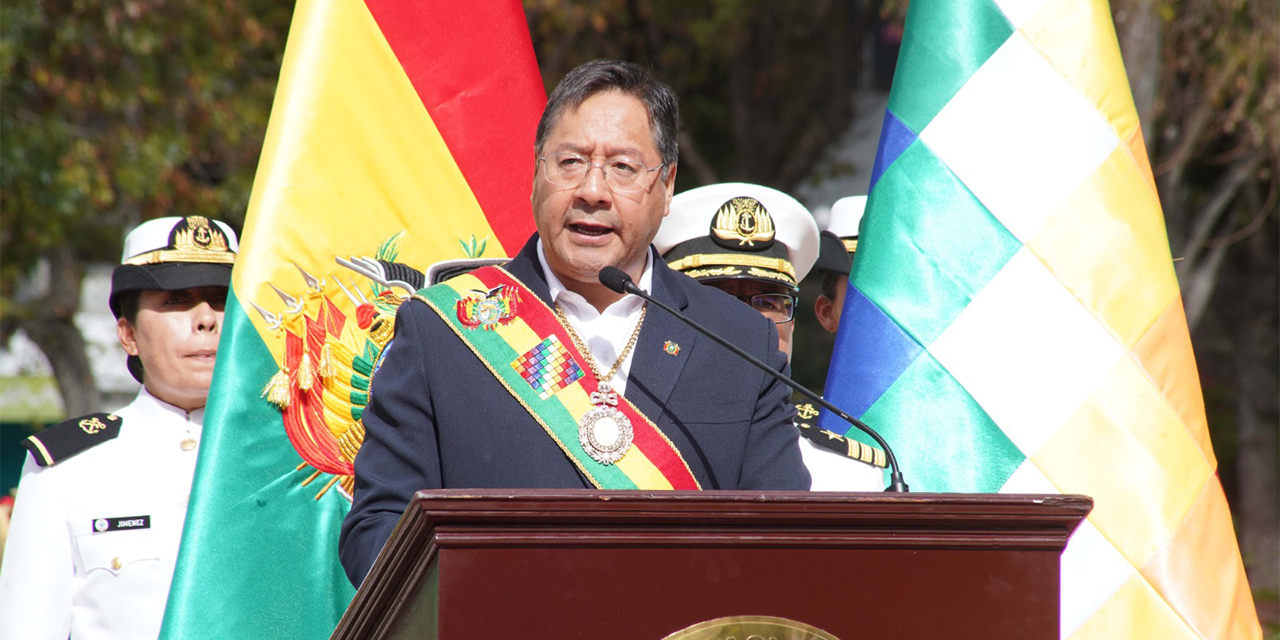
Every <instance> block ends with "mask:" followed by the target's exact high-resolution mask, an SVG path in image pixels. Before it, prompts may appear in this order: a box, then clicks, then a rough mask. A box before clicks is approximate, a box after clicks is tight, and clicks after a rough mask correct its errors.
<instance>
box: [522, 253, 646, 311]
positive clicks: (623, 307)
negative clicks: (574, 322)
mask: <svg viewBox="0 0 1280 640" xmlns="http://www.w3.org/2000/svg"><path fill="white" fill-rule="evenodd" d="M538 264H540V265H541V266H542V272H543V273H544V274H546V276H547V289H548V290H549V292H550V294H551V302H552V303H556V302H559V303H561V305H567V306H573V307H575V308H577V309H580V310H583V311H585V309H586V308H588V307H589V308H591V309H593V310H594V309H595V307H592V306H591V305H590V304H588V303H587V300H586V298H583V297H582V296H581V295H578V294H577V293H574V292H573V291H570V290H569V289H568V288H566V287H565V286H564V283H563V282H560V278H558V277H556V274H555V272H554V271H552V270H551V267H549V266H547V254H546V253H545V252H544V251H543V249H542V238H538ZM652 284H653V251H652V250H649V251H646V252H645V254H644V271H642V272H640V280H639V282H637V283H636V286H638V287H640V290H641V291H644V292H645V293H652V290H653V287H652ZM643 304H644V299H642V298H640V297H639V296H631V295H627V296H623V297H622V299H621V300H618V301H617V302H615V303H613V304H611V305H609V306H608V307H606V308H605V310H606V311H614V310H616V311H618V312H621V313H622V314H623V315H626V314H629V313H631V312H633V311H636V312H638V311H639V310H640V306H641V305H643Z"/></svg>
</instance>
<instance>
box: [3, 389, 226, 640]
mask: <svg viewBox="0 0 1280 640" xmlns="http://www.w3.org/2000/svg"><path fill="white" fill-rule="evenodd" d="M115 415H117V416H119V417H120V418H121V420H122V422H121V425H120V434H119V435H118V436H117V437H116V438H114V439H112V440H108V441H106V442H103V443H101V444H98V445H96V446H94V447H93V448H91V449H88V450H86V451H83V452H81V453H79V454H77V455H75V456H73V457H71V458H68V459H66V460H64V461H61V462H58V463H57V464H54V465H52V466H49V467H40V466H38V465H36V464H35V461H34V459H32V457H31V456H30V455H28V456H27V461H26V464H25V466H23V468H22V480H21V481H20V483H19V485H18V497H17V502H16V504H15V505H14V511H13V519H12V522H11V524H10V527H9V538H8V541H7V543H6V547H5V555H4V565H3V568H0V638H5V639H6V640H66V638H67V637H68V635H70V637H71V638H74V639H75V640H97V639H104V640H105V639H108V638H109V639H112V640H124V639H132V638H138V639H144V638H145V639H146V640H154V639H155V638H156V637H157V636H159V634H160V623H161V621H162V618H163V616H164V607H165V600H166V599H167V598H168V594H169V582H170V580H172V578H173V570H174V565H175V564H176V562H177V558H178V544H179V543H180V542H181V539H182V526H183V521H184V519H185V518H186V513H187V500H188V497H189V495H190V492H191V479H192V476H193V475H194V473H195V468H196V457H197V453H198V451H199V447H198V446H194V447H190V446H189V448H188V449H183V446H182V443H183V441H184V440H192V441H194V442H195V443H197V445H198V443H199V441H200V429H201V424H202V422H203V419H204V410H203V409H198V410H196V411H192V412H190V413H187V412H186V411H183V410H182V409H179V408H177V407H175V406H172V405H169V404H166V403H164V402H161V401H160V400H157V399H156V398H155V397H153V396H152V395H151V394H149V393H147V391H146V389H143V390H142V391H140V392H139V393H138V396H137V398H135V399H134V401H133V402H132V403H130V404H129V405H128V406H126V407H124V408H123V409H121V410H119V411H117V412H115ZM141 516H147V517H149V518H150V527H149V528H138V529H126V530H107V531H100V530H99V529H101V528H103V526H104V525H105V521H106V519H120V518H137V517H141ZM100 521H101V522H100Z"/></svg>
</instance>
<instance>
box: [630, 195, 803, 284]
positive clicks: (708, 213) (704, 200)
mask: <svg viewBox="0 0 1280 640" xmlns="http://www.w3.org/2000/svg"><path fill="white" fill-rule="evenodd" d="M653 244H654V246H655V247H656V248H657V249H658V253H660V254H662V257H663V259H665V260H666V261H667V263H668V264H669V265H670V266H671V268H673V269H675V270H677V271H681V272H684V273H685V274H687V275H689V276H691V277H693V278H694V279H697V280H719V279H730V278H756V279H763V280H770V281H776V282H782V283H783V284H786V285H788V286H790V287H792V288H798V285H799V282H800V281H801V280H803V279H804V277H805V276H806V275H808V273H809V270H810V269H812V268H813V263H814V261H816V260H817V259H818V224H817V223H816V222H814V219H813V215H812V214H811V213H809V210H808V209H806V208H805V206H804V205H802V204H800V202H799V201H797V200H796V199H795V198H792V197H791V196H789V195H787V194H785V193H783V192H781V191H778V190H777V189H771V188H769V187H765V186H761V185H756V184H747V183H743V182H726V183H721V184H712V185H707V186H705V187H698V188H697V189H690V190H688V191H685V192H683V193H679V194H677V195H676V196H675V197H674V198H672V199H671V213H670V214H669V215H668V216H667V217H666V219H664V220H663V222H662V226H661V227H660V228H659V229H658V235H657V237H655V238H654V240H653Z"/></svg>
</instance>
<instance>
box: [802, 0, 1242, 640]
mask: <svg viewBox="0 0 1280 640" xmlns="http://www.w3.org/2000/svg"><path fill="white" fill-rule="evenodd" d="M903 37H904V40H903V44H902V49H901V54H900V56H899V59H898V67H897V71H896V74H895V77H894V81H893V88H892V90H891V92H890V95H889V105H888V113H887V114H886V115H885V121H884V128H883V132H882V134H881V138H880V146H879V151H878V153H877V157H876V161H875V167H874V170H873V175H872V184H871V190H870V193H869V200H868V204H867V213H866V216H865V217H864V218H863V221H862V229H861V232H862V233H861V240H860V243H859V245H858V256H857V259H856V260H855V261H854V266H853V273H852V274H850V282H851V286H850V292H849V296H848V297H847V299H846V302H845V306H844V311H843V315H842V316H841V324H840V331H839V333H838V335H837V338H836V352H835V354H834V355H833V359H832V364H831V371H830V372H829V375H828V383H827V388H826V396H827V398H829V399H831V400H832V401H833V402H834V403H835V404H836V405H838V406H840V407H842V408H843V409H845V410H847V411H848V412H849V413H851V414H853V415H855V416H858V417H860V418H861V419H862V420H864V421H866V422H867V423H869V424H871V425H873V426H875V427H877V428H878V429H880V430H881V432H882V433H883V434H884V435H885V437H886V438H887V439H888V440H889V441H890V442H891V443H892V444H893V445H894V447H895V449H896V450H897V454H898V459H899V460H900V461H902V463H903V469H904V474H905V476H906V480H907V482H908V483H909V484H910V485H911V487H912V489H915V490H917V491H962V492H997V491H999V492H1017V493H1080V494H1086V495H1089V496H1092V497H1093V499H1094V504H1095V506H1094V510H1093V512H1092V513H1091V514H1090V515H1089V518H1088V520H1087V521H1086V522H1085V523H1083V524H1082V525H1081V527H1080V529H1079V530H1078V531H1077V532H1076V533H1075V535H1074V537H1073V538H1072V540H1071V542H1070V544H1069V546H1068V547H1067V550H1066V552H1065V554H1064V555H1063V557H1062V618H1061V622H1062V628H1061V636H1062V638H1072V639H1074V640H1095V639H1096V640H1104V639H1112V638H1150V639H1152V640H1156V639H1159V640H1174V639H1186V640H1193V639H1203V640H1208V639H1213V640H1220V639H1224V638H1260V637H1261V631H1260V629H1259V625H1258V619H1257V615H1256V612H1255V610H1254V608H1253V602H1252V599H1251V597H1250V593H1249V589H1248V585H1247V583H1246V581H1245V576H1244V570H1243V567H1242V566H1241V561H1240V552H1239V549H1238V547H1237V545H1236V539H1235V535H1234V532H1233V531H1232V526H1231V518H1230V514H1229V513H1228V511H1227V504H1226V500H1225V499H1224V497H1223V493H1222V486H1221V484H1220V483H1219V481H1218V477H1217V475H1216V474H1215V468H1216V465H1217V461H1216V459H1215V458H1214V454H1213V448H1212V446H1211V445H1210V443H1209V432H1208V427H1207V424H1206V422H1205V412H1204V404H1203V399H1202V396H1201V392H1200V384H1199V378H1198V376H1197V372H1196V364H1195V359H1194V356H1193V354H1192V350H1191V341H1190V339H1189V335H1188V331H1187V323H1186V318H1185V316H1184V313H1183V307H1182V299H1181V296H1180V294H1179V290H1178V282H1177V280H1176V278H1175V275H1174V269H1173V261H1172V256H1171V255H1170V251H1169V243H1168V238H1167V235H1166V231H1165V227H1164V217H1163V214H1162V212H1161V210H1160V201H1159V199H1158V197H1157V194H1156V190H1155V183H1154V181H1153V180H1152V174H1151V168H1150V166H1149V165H1148V160H1147V151H1146V145H1145V143H1144V142H1143V138H1142V130H1141V128H1140V127H1139V123H1138V117H1137V113H1136V110H1135V108H1134V105H1133V98H1132V95H1131V93H1130V90H1129V85H1128V80H1127V79H1126V77H1125V73H1124V66H1123V63H1122V61H1121V58H1120V50H1119V47H1118V45H1117V42H1116V35H1115V30H1114V27H1113V26H1112V23H1111V14H1110V11H1109V9H1108V6H1107V2H1106V1H1105V0H1075V1H1070V2H1068V1H1044V0H1026V1H1016V0H914V1H913V2H911V5H910V9H909V10H908V13H907V20H906V30H905V32H904V36H903ZM832 418H834V416H824V418H823V422H822V426H823V427H824V428H827V429H832V430H835V431H837V432H841V433H843V432H845V431H846V429H847V426H845V425H841V424H839V423H838V422H837V421H836V420H834V419H832Z"/></svg>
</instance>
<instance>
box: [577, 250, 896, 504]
mask: <svg viewBox="0 0 1280 640" xmlns="http://www.w3.org/2000/svg"><path fill="white" fill-rule="evenodd" d="M607 271H609V268H607V267H606V269H605V271H604V272H601V274H600V281H601V282H602V283H604V284H605V286H607V287H609V288H610V289H613V290H614V291H618V292H619V293H630V294H632V295H636V296H640V297H641V298H644V299H645V300H647V301H649V302H651V303H653V304H655V305H657V306H658V307H660V308H661V309H662V310H663V311H666V312H667V313H669V314H671V315H673V316H675V317H677V318H679V319H680V320H681V321H682V322H684V323H685V324H687V325H689V326H690V327H693V328H694V329H695V330H697V331H698V333H701V334H702V335H704V336H707V337H708V338H711V339H712V340H714V341H715V342H716V344H719V345H720V346H722V347H724V348H726V349H728V350H729V351H732V352H733V353H735V354H737V355H738V356H739V357H741V358H742V359H743V360H746V361H747V362H750V363H751V364H753V365H755V366H756V367H757V368H759V369H760V370H761V371H764V372H765V373H767V374H769V375H771V376H773V377H774V378H776V379H777V380H778V381H779V382H781V383H783V384H785V385H787V386H788V387H791V388H792V389H794V390H796V391H798V392H799V393H800V394H801V395H803V396H804V397H806V398H808V399H810V400H812V401H813V402H814V403H816V404H817V405H818V406H820V407H822V408H823V409H826V410H827V411H830V412H831V413H834V414H836V415H838V416H840V418H841V419H843V420H845V421H846V422H848V423H849V424H851V425H853V426H855V427H857V428H858V429H859V430H860V431H862V432H863V433H865V434H867V435H868V436H871V438H872V439H873V440H875V441H876V444H878V445H880V448H882V449H884V453H885V458H886V459H887V460H888V462H889V467H890V469H889V486H888V488H886V489H885V491H886V492H901V493H906V492H907V491H908V488H907V483H906V482H905V481H904V480H903V479H902V470H901V469H899V468H898V459H897V458H896V457H895V456H894V455H893V449H892V448H891V447H889V443H888V442H885V440H884V438H882V437H880V434H878V433H876V432H875V430H874V429H872V428H871V427H869V426H867V425H866V423H864V422H862V421H861V420H858V419H857V418H854V417H853V416H851V415H849V414H847V413H845V412H844V411H841V410H840V408H839V407H837V406H835V405H834V404H831V403H830V402H828V401H826V400H824V399H823V398H822V397H821V396H819V395H818V394H816V393H814V392H812V391H810V390H808V389H806V388H804V387H803V386H801V385H800V383H798V382H796V381H795V380H792V379H791V378H788V377H787V376H785V375H783V374H782V373H780V372H778V371H776V370H775V369H774V368H773V367H770V366H769V365H767V364H765V363H763V362H761V361H760V360H759V359H757V358H756V357H755V356H753V355H751V354H749V353H747V352H746V351H743V350H742V349H739V348H738V347H737V345H734V344H733V343H731V342H729V341H728V340H725V339H724V338H721V337H720V336H718V335H716V334H715V333H713V332H712V331H710V330H709V329H707V328H705V327H703V326H702V325H700V324H698V323H696V322H694V321H693V320H690V319H689V318H686V317H685V316H684V314H682V313H679V312H677V311H676V310H675V309H672V308H671V307H668V306H667V305H665V304H663V303H662V302H661V301H659V300H657V299H655V298H654V297H653V296H650V295H649V294H647V293H645V292H644V291H643V290H641V289H640V287H638V286H636V284H635V282H632V280H631V278H630V277H628V276H626V275H625V273H623V275H622V278H617V277H616V276H610V278H611V279H612V281H611V282H605V280H606V276H605V272H607ZM619 271H620V270H619ZM619 280H621V282H619ZM612 284H619V285H620V286H618V287H614V286H610V285H612Z"/></svg>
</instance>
